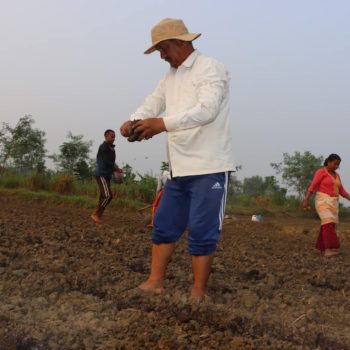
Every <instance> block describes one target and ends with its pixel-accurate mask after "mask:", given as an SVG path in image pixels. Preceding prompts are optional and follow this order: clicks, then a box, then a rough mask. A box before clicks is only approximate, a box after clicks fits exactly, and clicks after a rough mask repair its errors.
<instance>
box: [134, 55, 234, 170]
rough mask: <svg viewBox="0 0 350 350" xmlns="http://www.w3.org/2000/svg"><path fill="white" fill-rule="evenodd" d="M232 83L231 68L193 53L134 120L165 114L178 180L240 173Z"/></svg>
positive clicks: (161, 86) (171, 165) (135, 114)
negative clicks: (236, 160) (232, 128)
mask: <svg viewBox="0 0 350 350" xmlns="http://www.w3.org/2000/svg"><path fill="white" fill-rule="evenodd" d="M229 81H230V77H229V74H228V72H227V71H226V69H225V67H224V66H223V65H222V64H221V63H219V62H218V61H216V60H214V59H213V58H211V57H207V56H204V55H202V54H200V53H199V52H198V51H196V50H195V51H194V52H192V54H191V55H190V56H189V57H187V59H186V60H185V61H184V62H183V63H182V64H181V65H180V66H179V67H178V68H177V69H175V68H170V71H169V72H168V73H167V74H166V75H165V77H164V78H163V79H162V80H161V81H160V82H159V83H158V86H157V87H156V89H155V90H154V91H153V93H152V94H151V95H149V96H148V97H147V98H146V100H145V102H144V103H143V104H142V105H141V106H140V107H139V108H138V109H137V110H136V112H135V113H134V114H133V115H132V116H131V119H132V120H133V119H146V118H154V117H158V116H159V115H160V114H161V113H163V112H164V116H162V117H163V118H164V123H165V127H166V129H167V150H168V158H169V164H170V167H171V171H172V176H174V177H175V176H188V175H202V174H210V173H218V172H224V171H232V170H234V162H233V146H232V139H231V135H230V120H229Z"/></svg>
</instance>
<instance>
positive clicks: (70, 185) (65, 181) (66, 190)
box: [51, 173, 74, 194]
mask: <svg viewBox="0 0 350 350" xmlns="http://www.w3.org/2000/svg"><path fill="white" fill-rule="evenodd" d="M51 190H52V191H54V192H57V193H59V194H73V190H74V177H73V175H71V174H68V173H64V174H61V175H58V176H57V177H55V178H54V179H53V181H52V184H51Z"/></svg>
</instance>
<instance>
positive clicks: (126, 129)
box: [120, 120, 133, 137]
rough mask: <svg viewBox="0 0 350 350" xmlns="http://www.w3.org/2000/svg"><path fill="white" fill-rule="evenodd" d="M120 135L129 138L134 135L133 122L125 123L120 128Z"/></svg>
mask: <svg viewBox="0 0 350 350" xmlns="http://www.w3.org/2000/svg"><path fill="white" fill-rule="evenodd" d="M120 133H121V135H122V136H124V137H129V136H131V135H132V133H133V129H132V121H131V120H128V121H126V122H125V123H123V125H122V126H121V127H120Z"/></svg>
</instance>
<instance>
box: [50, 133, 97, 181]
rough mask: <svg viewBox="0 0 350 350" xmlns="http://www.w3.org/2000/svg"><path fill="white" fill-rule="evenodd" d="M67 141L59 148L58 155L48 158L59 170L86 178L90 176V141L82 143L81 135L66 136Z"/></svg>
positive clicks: (70, 134) (69, 134)
mask: <svg viewBox="0 0 350 350" xmlns="http://www.w3.org/2000/svg"><path fill="white" fill-rule="evenodd" d="M67 138H68V141H66V142H63V144H62V145H61V146H59V153H58V154H53V155H51V156H50V158H51V159H52V160H53V161H54V163H55V164H56V166H57V167H58V169H59V170H61V171H65V172H68V173H71V174H77V175H79V176H80V177H81V178H86V177H89V176H91V174H92V164H93V160H92V159H91V158H90V157H89V155H90V153H91V146H92V141H84V140H83V138H84V136H83V135H73V134H72V133H71V132H69V133H68V135H67Z"/></svg>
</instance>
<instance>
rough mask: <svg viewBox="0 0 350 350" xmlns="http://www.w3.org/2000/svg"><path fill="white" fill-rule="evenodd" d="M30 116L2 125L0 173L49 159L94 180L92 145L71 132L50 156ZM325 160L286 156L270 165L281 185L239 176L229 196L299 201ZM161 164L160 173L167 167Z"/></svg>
mask: <svg viewBox="0 0 350 350" xmlns="http://www.w3.org/2000/svg"><path fill="white" fill-rule="evenodd" d="M34 123H35V122H34V119H33V117H32V116H31V115H25V116H24V117H21V118H20V119H19V120H18V122H17V124H16V125H15V126H14V127H11V126H10V125H9V124H8V123H2V127H1V129H0V169H1V170H2V171H8V170H10V171H15V172H19V173H33V172H35V173H44V172H46V171H48V169H47V168H46V159H51V160H52V161H53V163H54V164H55V167H56V170H55V171H56V172H65V173H70V174H74V175H76V176H78V177H79V178H80V179H88V178H91V177H92V176H93V171H94V169H95V159H92V158H91V157H90V154H91V147H92V141H86V140H84V136H83V135H73V134H72V133H71V132H68V135H67V140H66V141H64V142H63V143H62V144H61V145H60V146H59V151H58V153H54V154H50V155H48V154H47V150H46V148H45V144H46V138H45V135H46V133H45V132H44V131H42V130H39V129H37V128H35V127H34ZM322 162H323V157H322V156H315V155H313V154H312V153H311V152H309V151H305V152H304V153H301V152H297V151H296V152H294V153H293V154H288V153H284V154H283V156H282V161H281V162H279V163H271V164H270V165H271V167H272V169H273V170H274V172H275V173H276V175H278V176H279V177H280V178H281V182H282V185H281V184H280V183H279V181H278V180H277V178H276V176H266V177H261V176H259V175H256V176H252V177H246V178H244V179H243V180H238V178H237V173H239V170H241V167H237V169H236V170H237V172H236V173H233V175H232V176H231V180H230V192H231V193H232V194H234V195H236V196H237V195H246V196H250V197H258V196H266V197H269V198H272V199H273V200H274V201H275V202H276V203H279V202H283V199H284V198H285V197H286V194H287V191H288V190H289V191H292V193H296V194H297V196H298V197H299V198H301V197H302V196H303V194H304V193H305V191H306V189H307V186H308V185H309V183H310V182H311V180H312V177H313V174H314V172H315V170H316V169H318V168H319V167H321V166H322ZM166 165H167V164H166V162H162V165H161V169H162V168H164V167H165V166H166ZM124 174H125V178H126V180H127V181H136V178H137V176H139V177H140V178H142V175H141V174H139V173H137V172H136V173H135V172H134V170H133V169H132V167H131V166H130V165H128V164H126V165H125V166H124Z"/></svg>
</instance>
